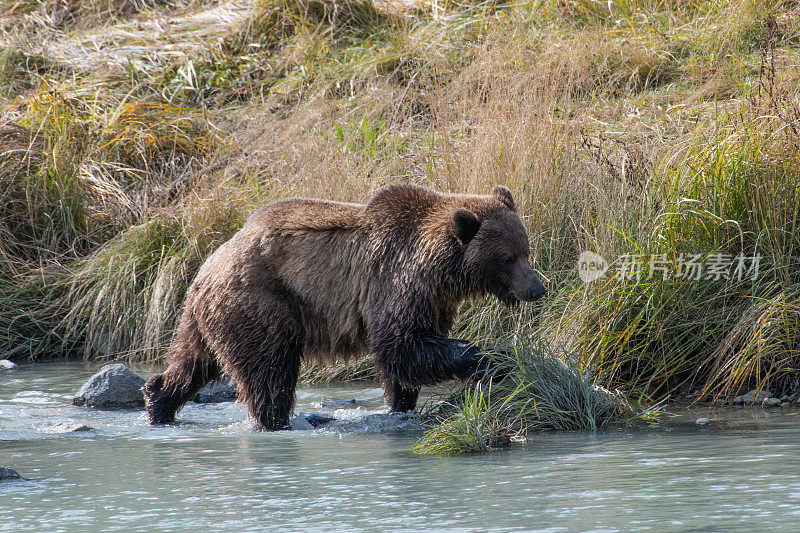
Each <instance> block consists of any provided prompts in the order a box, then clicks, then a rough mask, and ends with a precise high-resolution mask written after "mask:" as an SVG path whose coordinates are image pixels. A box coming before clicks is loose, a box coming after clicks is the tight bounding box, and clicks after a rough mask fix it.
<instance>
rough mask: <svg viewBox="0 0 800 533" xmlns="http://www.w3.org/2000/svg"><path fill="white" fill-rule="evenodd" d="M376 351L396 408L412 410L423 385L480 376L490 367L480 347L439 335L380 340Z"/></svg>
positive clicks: (387, 391) (387, 394)
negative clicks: (483, 361) (403, 340)
mask: <svg viewBox="0 0 800 533" xmlns="http://www.w3.org/2000/svg"><path fill="white" fill-rule="evenodd" d="M375 353H376V357H375V362H376V365H377V366H378V370H379V371H380V374H381V376H382V381H383V385H384V396H385V398H386V400H387V403H388V404H389V407H391V408H392V410H393V411H408V410H411V409H413V408H414V406H416V402H417V396H418V395H419V388H420V387H421V386H422V385H433V384H436V383H441V382H443V381H448V380H452V379H461V380H464V379H469V378H474V377H476V372H477V373H478V374H479V375H478V376H477V377H481V376H483V375H484V374H485V373H486V371H487V369H488V367H486V366H485V364H484V363H482V360H483V359H484V356H483V354H482V353H481V351H480V350H479V349H478V347H476V346H475V345H473V344H471V343H469V342H467V341H465V340H461V339H449V338H447V337H443V336H439V335H425V336H421V337H418V338H415V339H412V340H410V341H407V342H397V341H389V342H385V343H381V344H378V345H377V346H375Z"/></svg>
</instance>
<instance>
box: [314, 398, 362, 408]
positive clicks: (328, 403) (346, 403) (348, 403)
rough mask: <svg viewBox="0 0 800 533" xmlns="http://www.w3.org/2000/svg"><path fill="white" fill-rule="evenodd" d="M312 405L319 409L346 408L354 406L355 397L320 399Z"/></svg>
mask: <svg viewBox="0 0 800 533" xmlns="http://www.w3.org/2000/svg"><path fill="white" fill-rule="evenodd" d="M313 406H314V407H316V408H317V409H319V408H320V407H329V408H332V409H347V408H350V407H355V406H356V400H355V398H350V399H348V400H322V401H321V402H317V403H315V404H313Z"/></svg>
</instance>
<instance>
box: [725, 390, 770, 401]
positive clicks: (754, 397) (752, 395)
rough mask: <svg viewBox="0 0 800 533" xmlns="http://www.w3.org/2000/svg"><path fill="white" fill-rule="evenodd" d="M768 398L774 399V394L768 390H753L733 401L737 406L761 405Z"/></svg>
mask: <svg viewBox="0 0 800 533" xmlns="http://www.w3.org/2000/svg"><path fill="white" fill-rule="evenodd" d="M767 398H772V393H771V392H769V391H767V390H751V391H750V392H748V393H747V394H742V395H741V396H737V397H736V398H734V399H733V403H735V404H744V405H761V404H762V403H763V402H764V400H766V399H767Z"/></svg>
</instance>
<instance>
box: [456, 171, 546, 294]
mask: <svg viewBox="0 0 800 533" xmlns="http://www.w3.org/2000/svg"><path fill="white" fill-rule="evenodd" d="M491 198H492V203H491V205H490V206H489V207H488V208H487V209H481V210H480V213H475V212H473V211H470V210H468V209H459V210H457V211H456V212H455V213H453V228H454V232H455V236H456V238H457V239H458V241H459V243H460V245H461V246H463V250H464V268H465V271H466V274H467V276H469V277H470V278H471V281H472V283H473V284H474V286H476V287H478V288H479V289H480V290H481V291H484V292H487V293H490V294H493V295H495V296H496V297H497V298H498V299H499V300H500V301H502V302H503V303H505V304H514V303H518V302H520V301H523V302H532V301H533V300H536V299H537V298H540V297H542V296H544V294H545V293H546V292H547V290H546V289H545V288H544V286H543V285H542V283H541V281H539V278H538V277H537V276H536V274H535V273H534V271H533V268H531V265H530V261H529V258H530V244H529V242H528V234H527V233H526V231H525V227H524V226H523V225H522V220H520V218H519V215H518V214H517V208H516V205H515V203H514V198H513V196H512V195H511V191H509V190H508V189H507V188H505V187H503V186H499V185H498V186H497V187H495V188H494V190H493V191H492V196H491Z"/></svg>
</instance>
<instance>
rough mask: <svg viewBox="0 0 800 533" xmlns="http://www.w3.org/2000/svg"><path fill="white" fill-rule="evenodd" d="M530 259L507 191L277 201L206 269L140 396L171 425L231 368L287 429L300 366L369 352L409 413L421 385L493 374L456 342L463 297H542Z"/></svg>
mask: <svg viewBox="0 0 800 533" xmlns="http://www.w3.org/2000/svg"><path fill="white" fill-rule="evenodd" d="M529 253H530V250H529V243H528V237H527V234H526V232H525V229H524V227H523V225H522V222H521V220H520V218H519V216H518V215H517V212H516V206H515V204H514V199H513V197H512V195H511V193H510V191H509V190H508V189H506V188H505V187H499V186H498V187H496V188H495V189H494V190H493V191H492V194H490V195H487V196H478V195H460V194H440V193H437V192H434V191H432V190H430V189H426V188H423V187H418V186H413V185H396V186H390V187H387V188H384V189H382V190H380V191H379V192H378V193H377V194H376V195H375V196H374V197H373V198H372V199H371V200H370V201H369V202H368V203H367V204H365V205H362V204H348V203H339V202H332V201H325V200H311V199H289V200H282V201H277V202H274V203H271V204H269V205H267V206H265V207H263V208H261V209H260V210H259V211H257V212H255V213H254V214H253V215H252V216H251V217H250V218H249V219H248V220H247V222H246V223H245V224H244V226H243V227H242V229H241V230H240V231H239V232H238V233H236V234H235V235H234V236H233V237H232V238H231V239H230V240H229V241H227V242H226V243H224V244H223V245H222V246H220V247H219V249H217V250H216V251H215V252H214V253H213V254H212V255H211V256H210V257H209V258H208V259H207V260H206V261H205V263H204V264H203V265H202V266H201V268H200V269H199V271H198V272H197V275H196V277H195V279H194V281H193V283H192V284H191V286H190V287H189V289H188V291H187V295H186V301H185V305H184V309H183V313H182V316H181V318H180V321H179V324H178V327H177V330H176V332H175V334H174V337H173V340H172V342H171V345H170V347H169V350H168V354H167V358H168V363H169V366H168V368H167V369H166V371H165V372H163V373H161V374H158V375H155V376H153V377H152V378H151V379H150V380H148V381H147V383H146V385H145V386H144V388H143V391H144V393H145V398H146V402H147V409H148V413H149V417H150V422H151V423H153V424H163V423H171V422H173V421H174V418H175V413H176V412H177V411H178V410H179V409H180V408H181V407H182V406H183V405H184V404H185V403H186V402H187V401H188V400H189V399H191V398H192V397H193V396H194V394H195V393H196V392H197V391H198V390H199V389H200V388H201V387H203V385H205V384H206V383H208V382H209V381H213V380H216V379H218V378H219V377H220V376H221V375H222V374H227V375H228V376H230V378H232V380H233V381H235V383H236V384H237V387H238V394H239V399H240V400H241V401H243V402H245V403H246V404H247V405H248V407H249V410H250V414H251V415H252V416H253V418H254V419H255V420H256V421H257V422H258V423H259V424H260V425H261V426H262V427H263V428H265V429H270V430H276V429H285V428H287V427H289V424H290V417H291V413H292V407H293V404H294V396H295V387H296V384H297V379H298V374H299V371H300V364H301V361H302V360H304V359H305V360H322V361H324V362H334V361H347V360H349V359H353V358H357V357H360V356H362V355H364V354H366V353H369V352H372V353H374V355H375V364H376V367H377V369H378V372H379V375H380V377H381V379H382V385H383V388H384V395H385V398H386V401H387V403H388V405H389V406H390V407H391V409H392V410H394V411H407V410H410V409H414V407H415V406H416V402H417V397H418V394H419V390H420V387H421V386H423V385H430V384H434V383H439V382H442V381H446V380H451V379H467V378H470V377H471V376H474V375H475V374H476V372H477V373H478V375H480V374H481V373H482V372H484V371H485V370H486V365H485V363H482V361H483V360H485V359H482V354H481V352H480V349H479V348H478V347H477V346H474V345H472V344H471V343H469V342H467V341H465V340H461V339H451V338H448V336H447V335H448V333H449V332H450V329H451V327H452V325H453V321H454V319H455V316H456V312H457V310H458V307H459V305H460V304H461V303H462V302H464V301H465V300H468V299H471V298H476V297H481V296H484V295H486V294H493V295H495V296H497V298H499V299H500V300H501V301H503V302H504V303H507V304H513V303H516V302H519V301H530V300H534V299H536V298H538V297H539V296H541V295H542V294H544V292H545V289H544V287H542V285H541V283H540V282H539V280H538V279H537V277H536V275H535V274H534V272H533V270H532V269H531V267H530V264H529Z"/></svg>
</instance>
